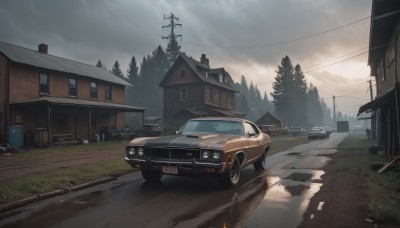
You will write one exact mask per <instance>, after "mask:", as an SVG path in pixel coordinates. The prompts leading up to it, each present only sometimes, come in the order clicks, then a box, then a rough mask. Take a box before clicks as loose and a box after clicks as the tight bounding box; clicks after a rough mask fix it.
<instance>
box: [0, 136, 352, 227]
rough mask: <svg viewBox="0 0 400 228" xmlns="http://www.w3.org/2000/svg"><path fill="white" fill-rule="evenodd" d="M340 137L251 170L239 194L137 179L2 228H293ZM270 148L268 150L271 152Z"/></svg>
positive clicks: (185, 180) (82, 194)
mask: <svg viewBox="0 0 400 228" xmlns="http://www.w3.org/2000/svg"><path fill="white" fill-rule="evenodd" d="M345 136H346V134H343V133H334V134H332V135H331V137H330V138H329V139H325V140H313V141H310V142H309V143H307V144H303V145H300V146H297V147H294V148H291V149H289V150H286V151H283V152H280V153H278V154H275V155H272V156H268V157H267V158H266V169H265V170H264V171H262V172H255V171H254V169H253V167H252V166H249V167H248V168H246V169H245V170H243V171H242V173H241V180H240V183H239V186H237V187H236V188H235V189H230V190H221V189H220V188H219V186H218V183H217V180H216V179H214V178H209V177H197V178H189V177H174V176H164V177H163V178H162V179H161V180H162V181H161V183H159V184H148V183H146V182H144V180H143V179H142V177H141V174H140V173H139V172H136V173H132V174H129V175H125V176H123V177H120V178H118V180H116V181H113V182H110V183H107V184H103V185H99V186H95V187H92V188H89V189H85V190H82V191H79V192H73V193H70V194H67V195H63V196H58V197H55V198H52V199H49V200H45V201H41V202H38V203H34V204H31V205H29V206H27V207H24V208H20V209H18V211H19V212H20V213H18V214H16V215H15V216H12V217H8V218H6V219H3V220H2V221H0V226H1V227H297V226H298V225H299V224H300V223H301V221H302V217H303V213H304V212H305V211H306V210H307V207H308V204H309V201H310V199H311V197H312V196H313V195H314V194H315V193H316V192H318V191H319V189H320V187H321V186H322V179H321V176H322V175H323V174H324V172H323V171H322V170H321V168H322V167H324V166H325V165H326V163H327V162H328V161H329V160H330V159H329V158H328V157H326V156H323V155H329V154H332V153H335V152H336V147H337V145H338V144H339V143H340V142H341V141H342V139H343V138H344V137H345ZM272 146H273V144H272Z"/></svg>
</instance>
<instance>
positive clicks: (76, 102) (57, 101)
mask: <svg viewBox="0 0 400 228" xmlns="http://www.w3.org/2000/svg"><path fill="white" fill-rule="evenodd" d="M35 104H52V105H59V106H70V107H80V108H102V109H113V110H115V111H119V112H144V111H145V110H146V109H144V108H139V107H134V106H129V105H123V104H116V103H110V102H103V101H94V100H83V99H75V98H63V97H39V98H34V99H30V100H26V101H22V102H16V103H10V105H18V106H19V105H35Z"/></svg>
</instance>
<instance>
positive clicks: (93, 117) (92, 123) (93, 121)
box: [90, 113, 97, 129]
mask: <svg viewBox="0 0 400 228" xmlns="http://www.w3.org/2000/svg"><path fill="white" fill-rule="evenodd" d="M96 123H97V121H96V114H94V113H91V114H90V128H92V129H95V128H96Z"/></svg>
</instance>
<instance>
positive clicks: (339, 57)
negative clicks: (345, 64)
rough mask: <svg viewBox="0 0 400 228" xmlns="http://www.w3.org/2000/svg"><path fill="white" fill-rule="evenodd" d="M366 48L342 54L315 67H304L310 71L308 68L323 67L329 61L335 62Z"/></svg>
mask: <svg viewBox="0 0 400 228" xmlns="http://www.w3.org/2000/svg"><path fill="white" fill-rule="evenodd" d="M367 48H368V47H363V48H361V49H358V50H356V51H352V52H349V53H347V54H344V55H342V56H338V57H335V58H332V59H329V60H327V61H326V62H324V63H319V64H316V65H314V66H310V67H305V68H306V69H310V68H314V67H317V66H320V65H324V64H326V63H327V62H330V61H333V60H336V59H341V58H343V57H345V56H348V55H351V54H354V53H357V52H359V51H362V50H364V49H367Z"/></svg>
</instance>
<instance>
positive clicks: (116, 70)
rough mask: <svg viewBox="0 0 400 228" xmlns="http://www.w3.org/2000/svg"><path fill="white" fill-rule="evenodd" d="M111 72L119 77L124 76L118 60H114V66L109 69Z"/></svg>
mask: <svg viewBox="0 0 400 228" xmlns="http://www.w3.org/2000/svg"><path fill="white" fill-rule="evenodd" d="M111 73H112V74H114V75H115V76H117V77H119V78H124V74H123V73H122V70H121V68H120V66H119V63H118V61H115V63H114V66H113V67H112V69H111Z"/></svg>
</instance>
